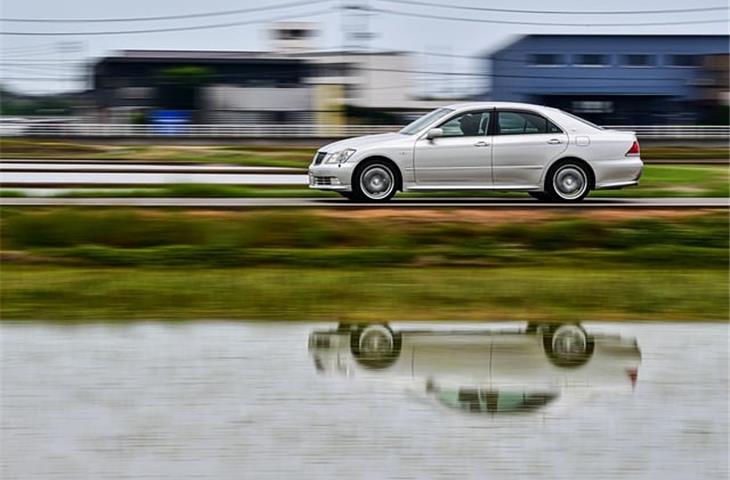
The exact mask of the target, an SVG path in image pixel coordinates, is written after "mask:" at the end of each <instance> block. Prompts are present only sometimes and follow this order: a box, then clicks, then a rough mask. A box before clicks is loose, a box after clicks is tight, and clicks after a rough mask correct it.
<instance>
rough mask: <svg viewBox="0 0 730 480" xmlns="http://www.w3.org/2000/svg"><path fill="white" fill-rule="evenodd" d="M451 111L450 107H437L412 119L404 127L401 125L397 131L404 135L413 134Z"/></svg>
mask: <svg viewBox="0 0 730 480" xmlns="http://www.w3.org/2000/svg"><path fill="white" fill-rule="evenodd" d="M451 112H453V110H451V109H450V108H437V109H436V110H433V111H431V112H429V113H427V114H426V115H424V116H422V117H420V118H418V119H416V120H414V121H413V122H411V123H409V124H408V125H406V126H405V127H403V128H402V129H401V130H400V132H399V133H402V134H404V135H413V134H414V133H418V132H420V131H421V130H423V127H425V126H427V125H429V124H431V123H433V122H435V121H436V120H438V119H440V118H443V117H445V116H446V115H448V114H449V113H451Z"/></svg>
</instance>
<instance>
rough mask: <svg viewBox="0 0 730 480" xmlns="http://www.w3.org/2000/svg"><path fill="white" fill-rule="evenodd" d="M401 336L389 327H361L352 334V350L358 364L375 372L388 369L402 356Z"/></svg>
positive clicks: (375, 325) (374, 325) (377, 325)
mask: <svg viewBox="0 0 730 480" xmlns="http://www.w3.org/2000/svg"><path fill="white" fill-rule="evenodd" d="M400 347H401V336H400V334H396V333H393V330H391V329H390V327H388V326H387V325H380V324H373V325H360V326H358V327H357V329H356V330H355V331H353V332H352V333H351V334H350V350H351V351H352V355H353V356H354V357H355V360H356V361H357V363H359V364H360V365H362V366H363V367H366V368H370V369H373V370H380V369H384V368H388V367H390V366H391V365H393V364H394V363H395V361H396V360H397V359H398V356H399V355H400Z"/></svg>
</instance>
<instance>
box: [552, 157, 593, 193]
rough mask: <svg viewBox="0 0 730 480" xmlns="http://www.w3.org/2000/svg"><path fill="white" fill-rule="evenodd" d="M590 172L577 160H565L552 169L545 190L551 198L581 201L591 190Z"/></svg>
mask: <svg viewBox="0 0 730 480" xmlns="http://www.w3.org/2000/svg"><path fill="white" fill-rule="evenodd" d="M590 178H591V177H590V174H589V173H588V171H587V170H586V167H585V166H583V165H582V164H580V163H577V162H575V163H574V162H564V163H560V164H558V165H557V166H555V167H553V168H551V169H550V175H548V179H547V182H545V191H546V192H547V194H548V196H549V197H550V200H553V201H558V202H580V201H581V200H583V199H584V198H585V197H586V195H588V193H589V192H590V191H591V188H590V187H591V183H590Z"/></svg>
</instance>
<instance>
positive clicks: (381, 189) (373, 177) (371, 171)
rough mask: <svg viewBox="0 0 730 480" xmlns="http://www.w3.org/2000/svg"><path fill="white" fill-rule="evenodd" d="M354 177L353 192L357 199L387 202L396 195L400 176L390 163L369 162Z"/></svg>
mask: <svg viewBox="0 0 730 480" xmlns="http://www.w3.org/2000/svg"><path fill="white" fill-rule="evenodd" d="M353 177H354V178H353V179H352V192H353V194H354V195H353V196H354V198H355V199H357V200H360V201H364V202H386V201H388V200H390V199H391V198H393V195H395V192H396V188H397V178H398V177H397V176H396V173H395V171H394V170H393V167H392V166H391V165H389V164H388V163H385V162H380V161H372V162H368V163H366V164H364V165H363V166H361V167H360V168H358V169H357V171H356V172H355V175H354V176H353Z"/></svg>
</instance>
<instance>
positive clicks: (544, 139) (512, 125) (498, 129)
mask: <svg viewBox="0 0 730 480" xmlns="http://www.w3.org/2000/svg"><path fill="white" fill-rule="evenodd" d="M494 130H495V131H494V137H492V165H493V177H494V184H495V186H511V187H536V186H539V184H540V179H541V178H542V174H543V171H544V170H545V168H547V165H549V164H550V162H551V161H552V160H553V159H555V158H557V157H558V156H559V155H560V154H562V153H563V152H564V151H565V149H566V148H568V135H566V134H565V132H563V131H562V130H561V129H560V128H559V127H558V126H557V125H555V124H554V123H553V122H551V121H550V120H548V119H547V118H546V117H544V116H542V115H540V114H538V113H536V112H531V111H526V110H511V109H510V110H498V111H497V120H496V122H495V129H494Z"/></svg>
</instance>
